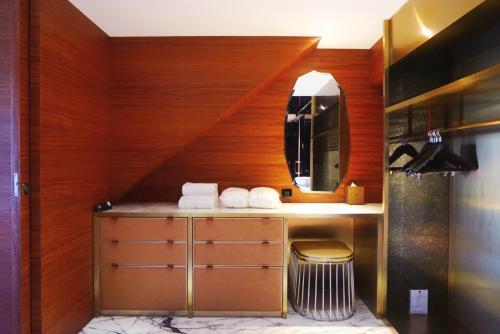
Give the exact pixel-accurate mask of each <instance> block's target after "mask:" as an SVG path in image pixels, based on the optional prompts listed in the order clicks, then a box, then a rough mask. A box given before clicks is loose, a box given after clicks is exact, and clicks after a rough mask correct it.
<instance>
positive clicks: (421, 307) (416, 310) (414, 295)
mask: <svg viewBox="0 0 500 334" xmlns="http://www.w3.org/2000/svg"><path fill="white" fill-rule="evenodd" d="M428 305H429V290H410V314H427V312H428Z"/></svg>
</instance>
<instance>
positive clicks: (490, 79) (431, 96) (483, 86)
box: [385, 64, 500, 114]
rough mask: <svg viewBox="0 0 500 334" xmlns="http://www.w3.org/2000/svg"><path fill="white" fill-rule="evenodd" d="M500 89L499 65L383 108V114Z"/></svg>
mask: <svg viewBox="0 0 500 334" xmlns="http://www.w3.org/2000/svg"><path fill="white" fill-rule="evenodd" d="M499 88H500V64H497V65H495V66H492V67H489V68H487V69H485V70H482V71H480V72H477V73H474V74H472V75H469V76H467V77H464V78H462V79H459V80H457V81H454V82H452V83H449V84H447V85H445V86H442V87H439V88H436V89H433V90H431V91H428V92H426V93H423V94H420V95H417V96H415V97H412V98H410V99H407V100H405V101H403V102H400V103H396V104H394V105H391V106H389V107H386V108H385V113H386V114H387V113H392V112H396V111H400V110H406V109H407V108H408V107H410V106H412V107H413V108H416V107H419V106H422V107H425V106H427V107H429V106H435V105H440V104H443V103H444V102H446V101H447V100H448V99H449V98H450V97H451V96H453V95H463V94H468V93H477V92H482V91H487V90H493V89H499Z"/></svg>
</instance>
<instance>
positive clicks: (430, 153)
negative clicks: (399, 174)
mask: <svg viewBox="0 0 500 334" xmlns="http://www.w3.org/2000/svg"><path fill="white" fill-rule="evenodd" d="M427 135H428V136H429V141H428V142H427V143H425V145H424V147H423V148H422V150H420V152H419V153H418V155H417V156H416V157H415V158H414V159H413V160H411V161H409V162H408V163H407V164H406V165H404V167H403V171H404V172H405V173H406V175H413V174H417V173H418V172H416V170H417V169H421V168H422V167H423V166H425V164H427V163H428V162H429V161H431V160H432V159H433V158H434V157H435V156H436V154H437V153H438V152H439V150H440V149H441V148H442V145H443V144H442V142H438V140H437V136H436V133H435V131H429V132H428V133H427Z"/></svg>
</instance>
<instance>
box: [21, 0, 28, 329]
mask: <svg viewBox="0 0 500 334" xmlns="http://www.w3.org/2000/svg"><path fill="white" fill-rule="evenodd" d="M19 20H20V23H19V46H20V54H19V65H20V66H19V99H20V105H19V114H20V122H19V132H20V133H19V134H20V183H28V184H29V183H30V162H29V161H30V157H29V154H30V147H29V146H30V135H29V132H30V128H29V127H30V116H29V114H30V107H29V106H30V105H29V98H30V94H29V89H30V87H29V61H30V59H29V56H30V52H29V41H30V39H29V33H30V30H29V24H30V21H29V0H20V1H19ZM20 219H21V304H22V330H21V331H22V333H24V334H29V333H31V301H30V298H31V296H30V256H31V255H30V197H29V195H28V196H27V195H24V194H22V193H21V217H20Z"/></svg>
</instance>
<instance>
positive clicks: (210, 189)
mask: <svg viewBox="0 0 500 334" xmlns="http://www.w3.org/2000/svg"><path fill="white" fill-rule="evenodd" d="M218 200H219V191H218V185H217V183H191V182H187V183H184V185H183V186H182V197H181V198H180V199H179V208H180V209H213V208H216V207H217V203H218Z"/></svg>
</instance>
